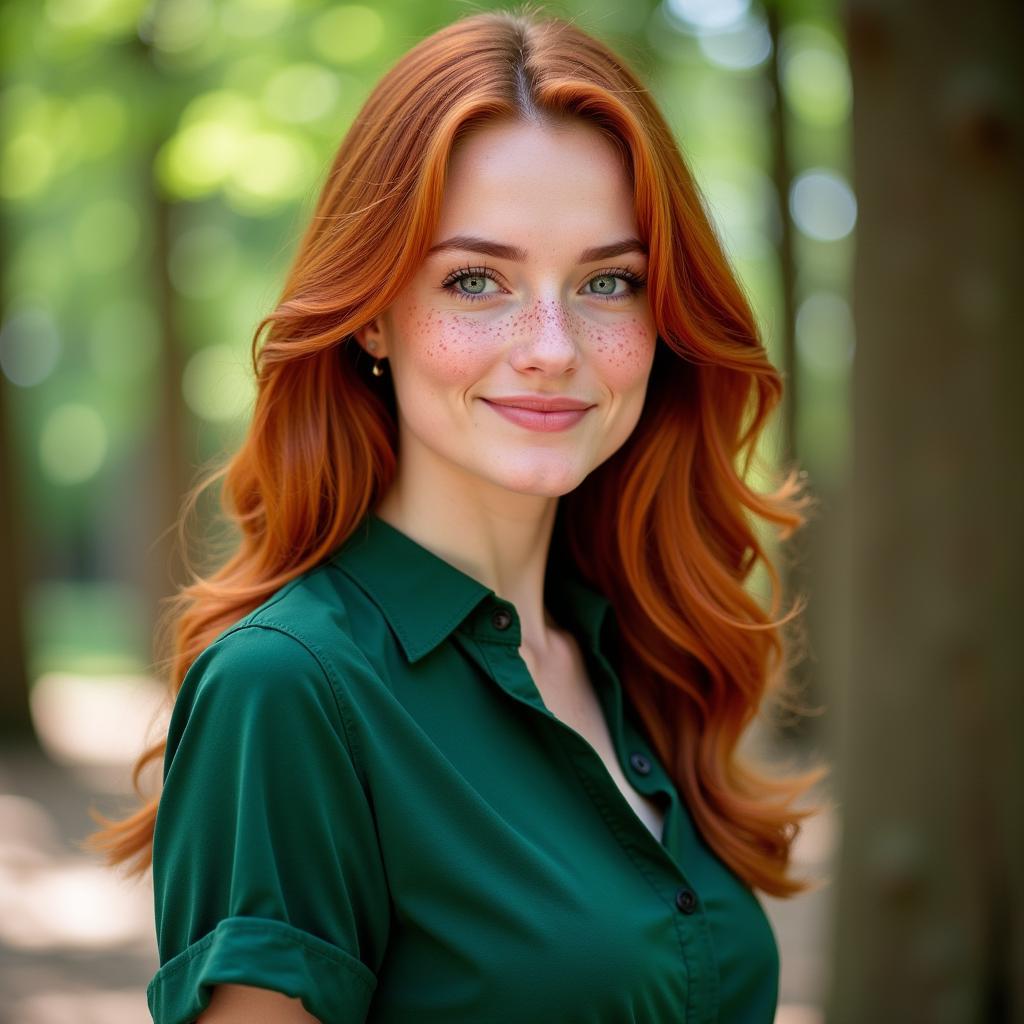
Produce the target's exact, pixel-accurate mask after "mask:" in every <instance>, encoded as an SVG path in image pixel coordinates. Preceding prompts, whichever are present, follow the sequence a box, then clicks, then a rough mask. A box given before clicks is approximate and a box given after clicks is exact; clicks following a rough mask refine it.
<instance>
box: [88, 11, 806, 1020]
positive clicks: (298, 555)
mask: <svg viewBox="0 0 1024 1024" xmlns="http://www.w3.org/2000/svg"><path fill="white" fill-rule="evenodd" d="M267 327H268V328H269V331H268V332H267V337H266V339H265V343H264V344H263V345H262V348H261V349H259V350H257V349H256V341H257V340H258V339H259V337H260V335H261V333H262V332H263V330H264V328H267ZM254 352H255V353H256V354H255V365H256V372H257V376H258V385H259V390H258V398H257V402H256V408H255V412H254V416H253V419H252V423H251V426H250V429H249V433H248V435H247V437H246V439H245V441H244V443H243V445H242V448H241V450H240V451H239V452H238V453H237V454H236V455H235V456H234V458H233V459H232V461H231V462H230V463H229V465H228V467H227V468H226V470H225V471H223V472H224V473H226V481H225V482H226V497H227V508H228V511H229V513H230V515H231V516H232V517H233V519H234V521H235V522H236V523H237V524H238V526H239V528H240V531H241V542H240V545H239V548H238V550H237V551H236V553H235V554H234V556H233V557H232V558H231V559H230V560H229V561H228V562H227V564H226V565H225V566H224V567H223V568H221V569H220V570H219V571H217V572H215V573H214V574H213V575H211V576H209V577H208V578H206V579H196V580H195V581H194V582H193V584H192V585H191V586H190V587H188V588H186V589H185V590H184V591H183V593H182V594H181V595H180V598H179V602H180V607H179V608H178V614H177V618H176V624H177V625H176V628H177V635H176V638H177V646H176V649H175V660H174V662H173V666H172V672H171V678H172V681H173V685H172V689H173V690H174V691H175V692H176V694H177V696H176V701H175V704H174V710H173V714H172V717H171V720H170V725H169V730H168V736H167V741H166V743H165V744H161V745H160V746H159V747H157V748H154V749H153V750H152V751H149V752H148V753H147V755H145V756H144V757H143V758H142V759H141V760H140V763H139V766H137V769H136V782H137V780H138V771H139V769H141V767H142V766H143V765H144V764H145V763H148V762H149V761H152V760H154V759H156V758H159V757H160V756H161V754H162V755H163V766H164V782H163V790H162V793H161V795H160V798H159V805H158V806H157V801H156V800H153V801H152V802H151V803H150V804H148V805H146V806H145V807H144V808H142V809H141V810H140V811H139V812H138V813H137V814H135V815H134V816H133V817H130V818H128V819H127V820H125V821H122V822H109V821H104V822H103V823H104V824H105V825H106V828H105V830H104V831H103V832H99V833H97V834H96V837H94V840H95V845H96V847H97V848H101V849H105V850H106V851H107V852H108V856H109V858H110V859H111V861H113V862H120V861H123V860H128V859H130V858H135V860H136V862H137V863H136V869H137V870H142V869H143V868H144V867H145V866H146V865H148V863H149V862H150V861H149V858H150V856H151V858H152V866H153V874H154V884H155V892H156V915H157V933H158V939H159V950H160V964H161V966H160V970H159V971H158V973H157V974H156V976H155V977H154V979H153V981H152V983H151V985H150V988H149V1001H150V1009H151V1011H152V1014H153V1018H154V1020H155V1021H156V1022H157V1024H179V1022H184V1021H190V1020H194V1019H197V1018H198V1019H199V1020H201V1021H203V1022H204V1024H205V1022H229V1021H251V1020H257V1019H258V1020H268V1021H269V1020H273V1021H280V1022H285V1021H310V1020H320V1021H324V1022H343V1021H345V1022H349V1021H356V1020H372V1021H377V1022H388V1024H391V1022H403V1024H405V1022H416V1024H431V1022H442V1021H443V1022H445V1024H462V1022H467V1024H468V1022H475V1024H477V1022H483V1021H486V1022H489V1024H497V1022H503V1021H524V1020H530V1021H550V1022H570V1021H588V1022H607V1024H622V1022H626V1021H637V1022H644V1024H662V1022H664V1024H668V1022H673V1024H678V1022H680V1021H687V1022H698V1021H702V1022H703V1021H708V1022H710V1021H728V1022H744V1021H751V1022H753V1021H764V1022H768V1021H771V1020H772V1018H773V1016H774V1011H775V1005H776V999H777V991H778V966H779V964H778V950H777V946H776V943H775V939H774V936H773V934H772V930H771V927H770V925H769V922H768V920H767V918H766V916H765V914H764V911H763V909H762V908H761V905H760V903H759V901H758V899H757V898H756V896H755V894H754V891H755V889H761V890H763V891H764V892H766V893H770V894H773V895H776V896H791V895H793V894H795V893H797V892H800V891H803V890H805V889H807V888H808V887H809V885H808V883H807V882H806V881H801V880H797V879H793V878H791V877H790V876H789V875H788V873H787V872H788V866H789V853H790V847H791V844H792V841H793V839H794V837H795V835H796V833H797V831H798V829H799V824H798V823H799V821H800V819H802V818H804V817H806V816H807V815H808V814H810V813H811V810H809V809H806V808H805V809H802V810H797V809H794V807H793V803H794V802H795V801H796V800H797V798H798V797H800V796H801V795H803V794H804V793H805V791H806V790H807V789H808V788H809V787H810V786H812V785H813V784H814V783H816V782H817V781H819V779H820V778H821V777H822V774H823V771H822V770H821V769H820V768H819V769H817V770H815V771H814V772H810V773H807V774H805V775H802V776H799V777H795V778H789V779H772V778H770V777H768V776H767V775H764V774H762V773H761V772H759V771H758V770H755V768H754V767H753V766H751V765H750V764H748V763H746V762H745V761H744V760H742V759H741V758H740V757H739V756H738V754H737V749H736V748H737V743H738V741H739V739H740V737H741V735H742V733H743V732H744V729H745V727H746V726H747V725H748V724H749V723H750V721H751V719H752V717H753V716H754V715H755V713H756V712H757V711H758V709H759V707H760V705H761V703H762V700H763V698H764V697H765V695H766V694H767V693H768V692H769V691H770V690H772V689H776V690H778V689H780V688H781V686H782V682H781V673H780V665H781V662H782V660H783V659H782V657H781V655H782V652H783V650H784V645H783V642H782V636H781V633H780V630H781V628H782V626H784V625H785V624H786V623H787V622H789V621H790V620H791V619H793V618H794V617H795V616H796V615H797V614H798V612H799V608H797V609H795V610H791V611H790V612H789V614H788V615H787V616H785V617H784V618H782V619H778V620H776V619H773V618H771V617H769V615H767V614H766V613H765V612H764V611H763V610H762V609H761V607H760V606H759V604H758V603H757V602H756V601H755V600H754V599H753V598H752V597H751V595H750V594H749V593H748V591H747V589H746V587H745V586H744V581H745V580H746V579H747V578H748V576H749V574H750V572H751V570H752V569H753V568H754V567H755V565H756V564H757V563H758V562H760V563H761V564H762V565H763V566H764V568H765V569H766V570H767V572H768V575H769V578H770V580H771V581H772V583H773V585H774V589H773V593H772V608H771V614H772V615H774V614H775V612H776V611H777V608H778V602H779V598H778V593H777V591H778V589H779V581H778V578H777V576H776V573H775V570H774V569H773V567H772V565H771V562H770V561H769V560H768V558H767V557H766V554H765V552H764V550H763V548H762V547H761V544H760V543H759V541H758V538H757V536H756V535H755V533H754V532H753V529H752V527H751V524H750V521H749V520H748V514H751V515H753V516H754V517H756V518H758V519H760V520H762V521H764V522H767V523H773V524H775V525H777V526H779V527H781V528H782V530H783V535H786V534H788V533H789V532H792V530H794V529H795V528H796V527H798V526H799V525H801V524H802V523H803V521H804V519H803V516H802V514H801V509H803V508H805V507H806V503H807V500H808V499H807V498H806V497H800V496H799V494H798V492H799V487H800V484H799V481H798V480H797V479H796V477H797V474H795V473H792V472H791V473H790V475H789V476H788V477H787V478H786V480H785V481H784V482H783V484H782V485H781V486H780V487H779V488H778V490H776V491H775V492H774V493H772V494H769V495H764V494H759V493H755V492H754V491H753V490H752V489H751V488H750V487H749V486H748V485H747V484H746V483H745V482H744V476H745V473H744V474H743V475H740V474H738V473H737V471H736V469H735V463H736V461H737V456H739V455H744V454H745V455H746V461H747V466H748V467H749V463H750V460H751V456H752V453H753V451H754V446H755V444H756V442H757V439H758V436H759V434H760V432H761V430H762V428H763V426H764V425H765V423H766V421H767V419H768V417H769V414H770V413H771V411H772V409H773V408H774V407H775V405H776V404H777V402H778V400H779V397H780V391H781V383H780V378H779V375H778V374H777V372H776V371H775V370H774V369H773V368H772V366H771V365H770V364H769V362H768V361H767V359H766V355H765V351H764V348H763V347H762V345H761V344H760V342H759V340H758V337H757V333H756V327H755V323H754V318H753V316H752V314H751V311H750V309H749V307H748V305H747V303H746V301H745V299H744V297H743V294H742V292H741V289H740V288H739V286H738V285H737V283H736V280H735V278H734V276H733V274H732V272H731V271H730V269H729V267H728V265H727V263H726V260H725V258H724V257H723V254H722V252H721V249H720V247H719V245H718V243H717V241H716V238H715V235H714V232H713V231H712V228H711V226H710V224H709V222H708V218H707V216H706V214H705V212H704V210H703V207H702V205H701V203H700V201H699V196H698V192H697V189H696V187H695V185H694V183H693V180H692V178H691V176H690V174H689V173H688V172H687V170H686V168H685V166H684V164H683V162H682V160H681V158H680V155H679V153H678V151H677V149H676V147H675V145H674V143H673V142H672V139H671V135H670V132H669V130H668V128H667V127H666V125H665V123H664V121H663V119H662V118H661V116H660V114H659V113H658V112H657V110H656V108H655V106H654V104H653V102H652V100H651V98H650V96H649V94H648V93H647V92H646V91H645V89H644V88H643V86H642V85H641V84H640V83H639V81H638V80H637V79H636V78H635V76H634V75H633V74H632V73H631V72H630V71H628V70H627V69H626V68H625V67H624V66H623V65H622V63H621V62H620V61H619V60H618V59H617V58H616V57H615V56H613V54H612V53H610V52H609V51H608V50H607V49H606V48H605V47H604V46H603V45H602V44H600V43H599V42H597V41H596V40H594V39H593V38H591V37H590V36H588V35H586V34H585V33H583V32H582V31H580V30H579V29H578V28H576V27H574V26H573V25H571V24H569V23H567V22H565V21H562V20H559V19H557V18H543V17H541V16H539V15H537V14H535V13H532V12H527V13H515V14H506V13H485V14H476V15H473V16H471V17H467V18H464V19H462V20H460V21H458V22H456V23H454V24H452V25H450V26H448V27H447V28H445V29H443V30H441V31H439V32H437V33H436V34H435V35H433V36H431V37H429V38H428V39H426V40H424V41H423V42H421V43H420V44H419V45H417V46H416V47H415V48H414V49H413V50H411V51H410V52H409V53H408V54H407V55H406V56H405V57H404V58H403V59H402V60H400V61H399V62H398V64H397V65H396V66H395V67H394V68H393V69H392V70H391V71H390V72H389V73H388V74H387V75H385V77H384V78H383V80H382V81H381V82H380V84H379V85H378V86H377V88H376V90H375V91H374V92H373V94H372V95H371V97H370V98H369V100H368V101H367V103H366V105H365V107H364V108H363V110H362V111H361V113H360V114H359V115H358V117H357V118H356V120H355V122H354V124H353V126H352V128H351V130H350V131H349V133H348V135H347V137H346V138H345V140H344V142H343V143H342V145H341V148H340V150H339V152H338V155H337V158H336V160H335V162H334V164H333V166H332V168H331V171H330V175H329V178H328V180H327V182H326V185H325V187H324V189H323V192H322V195H321V197H320V200H319V204H318V206H317V208H316V211H315V214H314V216H313V219H312V223H311V225H310V227H309V229H308V231H307V232H306V235H305V237H304V238H303V239H302V241H301V244H300V246H299V251H298V255H297V257H296V260H295V263H294V266H293V268H292V271H291V273H290V275H289V278H288V281H287V284H286V286H285V289H284V295H283V297H282V299H281V301H280V303H279V304H278V306H277V308H276V309H275V310H274V311H273V312H272V313H271V314H270V315H269V316H268V317H267V318H266V319H265V320H264V321H263V322H262V323H261V324H260V327H259V328H258V330H257V332H256V338H255V339H254ZM747 417H749V419H748V418H747ZM220 475H222V474H218V476H215V477H214V479H218V478H219V476H220ZM209 482H211V481H208V483H209ZM194 497H195V495H193V500H194Z"/></svg>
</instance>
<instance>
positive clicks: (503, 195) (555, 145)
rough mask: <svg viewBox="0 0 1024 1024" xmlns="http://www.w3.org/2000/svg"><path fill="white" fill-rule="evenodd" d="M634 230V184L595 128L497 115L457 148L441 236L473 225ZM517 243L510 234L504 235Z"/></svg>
mask: <svg viewBox="0 0 1024 1024" xmlns="http://www.w3.org/2000/svg"><path fill="white" fill-rule="evenodd" d="M554 226H557V235H558V236H563V235H565V234H569V233H571V234H572V235H573V244H574V246H575V245H576V244H577V242H578V237H577V236H578V235H579V234H580V233H596V234H597V235H600V236H601V237H600V238H597V239H596V240H595V241H596V243H600V242H602V241H608V239H607V238H605V237H603V236H605V235H607V234H608V232H613V233H615V232H619V233H622V232H625V233H635V232H636V220H635V213H634V209H633V187H632V183H631V181H630V178H629V174H628V171H627V169H626V167H625V165H624V163H623V159H622V155H621V154H620V152H619V150H618V148H617V147H616V146H615V144H614V143H613V142H612V141H611V140H610V139H608V138H606V137H605V135H604V134H603V133H602V132H601V131H600V130H599V129H598V128H596V127H594V126H593V125H591V124H588V123H587V122H585V121H582V120H578V119H566V120H564V121H560V122H557V123H554V124H550V123H543V124H537V123H534V122H524V121H507V120H506V121H496V122H491V123H489V124H486V125H484V126H482V127H480V128H477V129H474V130H473V131H472V132H471V133H470V134H469V135H468V136H466V137H465V138H463V139H462V140H460V142H459V143H458V145H457V146H456V147H455V149H454V150H453V152H452V157H451V160H450V163H449V170H448V179H447V183H446V187H445V194H444V201H443V204H442V209H441V222H440V224H439V226H438V236H439V237H446V236H447V235H449V234H454V233H458V232H460V231H467V230H469V229H471V228H472V229H473V231H474V233H481V232H482V230H483V229H489V230H491V231H499V230H500V231H502V232H503V233H504V235H506V236H508V235H509V234H510V233H512V232H514V233H515V234H516V235H517V236H518V237H522V236H523V234H530V233H536V232H537V231H542V232H543V233H544V234H545V235H546V236H547V238H548V241H549V242H551V241H554V235H553V232H552V227H554ZM502 240H503V241H512V240H513V239H512V238H511V237H504V238H502Z"/></svg>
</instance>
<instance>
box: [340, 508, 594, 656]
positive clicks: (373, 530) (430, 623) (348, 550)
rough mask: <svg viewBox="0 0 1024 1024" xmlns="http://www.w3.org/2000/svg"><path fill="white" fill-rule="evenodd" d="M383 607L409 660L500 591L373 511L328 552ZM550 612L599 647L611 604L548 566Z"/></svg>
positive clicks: (424, 652)
mask: <svg viewBox="0 0 1024 1024" xmlns="http://www.w3.org/2000/svg"><path fill="white" fill-rule="evenodd" d="M329 561H331V562H333V563H334V564H335V565H337V566H339V567H340V568H341V569H342V570H343V571H344V572H346V573H347V574H348V575H349V576H351V577H352V579H354V580H355V581H356V582H357V583H358V584H359V585H360V587H362V589H363V590H365V591H366V593H367V594H368V595H369V596H370V598H371V599H372V600H373V602H374V603H375V604H376V605H377V606H378V607H379V608H380V610H381V611H382V612H383V614H384V617H385V618H386V619H387V621H388V624H389V625H390V627H391V628H392V630H394V632H395V635H396V636H397V637H398V640H399V642H400V643H401V645H402V650H403V651H404V652H405V656H406V657H407V658H408V659H409V661H410V662H415V661H418V660H419V659H420V658H422V657H424V656H425V655H427V654H429V653H430V652H431V651H432V650H433V649H434V648H435V647H437V646H438V644H440V643H441V642H442V641H443V640H445V639H446V638H447V637H448V636H449V635H450V634H451V633H452V632H453V631H454V630H455V629H457V628H458V627H459V625H461V623H462V622H463V621H464V620H465V619H466V618H467V616H469V614H470V613H471V612H472V611H473V610H474V609H475V608H476V607H477V605H479V604H480V603H481V602H482V601H484V600H485V599H486V598H488V597H495V596H496V595H495V592H494V591H493V590H491V589H490V588H489V587H486V586H484V584H483V583H481V582H480V581H479V580H477V579H474V578H473V577H472V576H469V575H467V574H466V573H464V572H462V571H461V570H460V569H457V568H456V567H455V566H454V565H452V564H451V563H450V562H447V561H445V560H444V559H443V558H441V557H439V556H438V555H435V554H434V553H433V552H432V551H429V550H428V549H427V548H425V547H423V546H422V545H421V544H419V543H418V542H417V541H414V540H413V539H412V538H411V537H409V536H408V535H407V534H405V533H403V532H402V531H401V530H398V529H396V528H395V527H393V526H392V525H391V524H390V523H387V522H385V521H384V520H383V519H381V518H380V517H379V516H378V515H377V514H376V513H374V512H370V513H369V514H368V515H367V516H366V517H365V518H364V519H363V521H362V522H361V523H360V524H359V526H357V527H356V529H355V530H354V531H353V533H352V535H351V536H350V537H349V538H348V540H346V541H345V543H344V544H342V546H341V547H340V548H338V550H337V551H336V552H335V553H334V554H333V555H332V556H331V557H330V559H329ZM545 600H546V602H547V603H548V607H549V609H550V610H551V612H552V614H553V615H554V616H555V617H556V618H559V619H563V618H564V619H566V620H567V624H568V625H570V626H575V627H576V629H577V631H578V632H577V635H578V637H579V639H580V640H584V641H586V642H588V643H589V644H590V646H591V647H592V648H593V649H595V650H598V649H599V638H600V633H601V627H602V625H603V623H604V619H605V615H606V614H607V613H608V610H609V608H610V603H609V601H608V599H607V598H605V597H604V596H603V595H602V594H600V593H599V592H598V591H597V590H595V589H593V588H592V587H591V586H589V585H588V584H586V583H584V582H583V581H582V580H581V579H579V577H578V576H576V575H568V574H564V573H559V574H553V573H551V572H549V573H548V579H547V580H546V590H545Z"/></svg>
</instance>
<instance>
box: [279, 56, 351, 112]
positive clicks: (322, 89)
mask: <svg viewBox="0 0 1024 1024" xmlns="http://www.w3.org/2000/svg"><path fill="white" fill-rule="evenodd" d="M339 92H340V88H339V84H338V76H337V74H335V73H334V72H331V71H328V69H327V68H325V67H321V66H320V65H319V64H292V65H291V66H290V67H287V68H284V69H283V70H281V71H278V72H277V74H275V75H274V76H273V77H272V78H271V79H270V80H269V81H268V82H267V85H266V88H265V89H264V90H263V104H264V106H265V107H266V109H267V111H268V112H269V113H270V114H272V115H273V116H274V117H276V118H278V119H279V120H281V121H291V122H293V123H295V124H302V123H305V122H308V121H315V120H316V119H317V118H319V117H323V116H324V115H325V114H328V113H330V111H331V110H332V109H333V107H334V104H335V103H336V102H337V99H338V94H339Z"/></svg>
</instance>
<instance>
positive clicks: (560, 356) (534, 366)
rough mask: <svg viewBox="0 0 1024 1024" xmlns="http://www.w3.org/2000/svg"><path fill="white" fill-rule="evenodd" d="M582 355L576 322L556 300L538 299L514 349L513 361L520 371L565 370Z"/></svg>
mask: <svg viewBox="0 0 1024 1024" xmlns="http://www.w3.org/2000/svg"><path fill="white" fill-rule="evenodd" d="M579 357H580V349H579V345H578V344H577V341H576V331H575V325H574V324H573V321H572V316H571V315H570V313H569V312H568V310H567V309H566V308H565V306H564V305H563V304H562V303H561V302H559V301H557V300H550V301H546V302H538V303H537V304H536V305H535V306H534V307H533V309H532V310H530V312H529V313H528V314H527V315H526V323H525V326H524V331H523V337H522V338H521V340H520V341H519V342H518V344H516V346H515V347H514V349H513V351H512V357H511V362H512V365H513V366H514V367H515V368H516V369H517V370H520V371H521V372H524V373H525V372H528V371H530V370H539V371H541V372H543V373H546V374H558V373H564V372H565V371H566V369H567V368H569V367H574V366H575V365H576V363H577V362H578V360H579Z"/></svg>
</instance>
